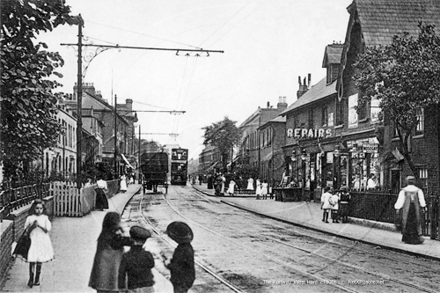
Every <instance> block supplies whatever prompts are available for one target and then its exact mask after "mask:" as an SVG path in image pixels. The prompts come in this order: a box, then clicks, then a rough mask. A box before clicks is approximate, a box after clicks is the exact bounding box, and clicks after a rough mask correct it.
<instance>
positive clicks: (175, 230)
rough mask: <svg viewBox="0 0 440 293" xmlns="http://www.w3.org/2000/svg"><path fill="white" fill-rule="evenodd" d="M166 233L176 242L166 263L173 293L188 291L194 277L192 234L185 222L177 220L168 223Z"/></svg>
mask: <svg viewBox="0 0 440 293" xmlns="http://www.w3.org/2000/svg"><path fill="white" fill-rule="evenodd" d="M167 234H168V236H170V238H171V239H173V240H174V241H176V242H177V244H178V246H177V247H176V249H175V250H174V253H173V258H172V259H171V261H170V262H169V264H168V265H167V268H168V269H169V270H170V272H171V278H170V281H171V283H172V284H173V288H174V293H184V292H188V290H189V288H191V286H192V285H193V283H194V280H195V278H196V271H195V268H194V249H193V247H192V246H191V241H192V240H193V238H194V234H193V232H192V230H191V228H190V227H189V226H188V225H187V224H186V223H183V222H178V221H176V222H172V223H171V224H169V225H168V227H167Z"/></svg>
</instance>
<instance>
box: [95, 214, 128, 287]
mask: <svg viewBox="0 0 440 293" xmlns="http://www.w3.org/2000/svg"><path fill="white" fill-rule="evenodd" d="M131 244H132V240H131V239H130V238H129V237H124V236H123V230H122V227H121V217H120V216H119V214H118V213H117V212H108V213H107V214H106V215H105V217H104V221H103V222H102V231H101V234H100V235H99V237H98V245H97V248H96V253H95V258H94V260H93V267H92V273H91V274H90V280H89V287H92V288H93V289H95V290H96V291H97V292H109V291H116V292H118V291H119V284H118V278H119V267H120V265H121V260H122V255H123V253H124V246H130V245H131Z"/></svg>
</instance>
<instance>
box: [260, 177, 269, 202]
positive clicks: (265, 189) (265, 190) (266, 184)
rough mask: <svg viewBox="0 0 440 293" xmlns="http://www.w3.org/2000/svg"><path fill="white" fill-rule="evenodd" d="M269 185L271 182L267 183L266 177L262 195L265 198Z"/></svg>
mask: <svg viewBox="0 0 440 293" xmlns="http://www.w3.org/2000/svg"><path fill="white" fill-rule="evenodd" d="M268 185H269V184H268V183H267V180H266V179H264V180H263V183H261V195H262V198H263V199H264V200H267V193H268Z"/></svg>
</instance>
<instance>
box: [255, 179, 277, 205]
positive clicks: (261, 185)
mask: <svg viewBox="0 0 440 293" xmlns="http://www.w3.org/2000/svg"><path fill="white" fill-rule="evenodd" d="M255 185H256V190H255V195H256V196H257V200H258V199H260V196H261V198H262V199H263V200H266V199H267V195H268V194H269V183H268V182H267V180H266V179H265V180H263V182H261V181H260V179H257V180H256V184H255ZM272 198H273V195H272V193H270V199H272Z"/></svg>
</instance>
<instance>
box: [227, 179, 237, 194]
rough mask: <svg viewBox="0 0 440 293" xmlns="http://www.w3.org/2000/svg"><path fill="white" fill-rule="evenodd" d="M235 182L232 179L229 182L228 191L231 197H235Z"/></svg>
mask: <svg viewBox="0 0 440 293" xmlns="http://www.w3.org/2000/svg"><path fill="white" fill-rule="evenodd" d="M235 185H236V184H235V181H234V180H232V179H231V181H229V187H228V191H227V193H228V194H229V195H230V196H234V191H235Z"/></svg>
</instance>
